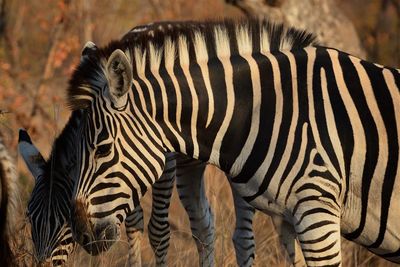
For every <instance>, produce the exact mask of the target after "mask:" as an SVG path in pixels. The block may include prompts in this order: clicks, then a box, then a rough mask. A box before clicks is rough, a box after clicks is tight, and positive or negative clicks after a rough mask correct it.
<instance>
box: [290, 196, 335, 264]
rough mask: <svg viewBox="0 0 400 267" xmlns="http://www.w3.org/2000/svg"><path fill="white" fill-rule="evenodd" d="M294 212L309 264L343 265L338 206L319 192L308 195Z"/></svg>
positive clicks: (295, 222)
mask: <svg viewBox="0 0 400 267" xmlns="http://www.w3.org/2000/svg"><path fill="white" fill-rule="evenodd" d="M293 215H294V228H295V230H296V234H297V238H298V240H299V242H300V246H301V250H302V252H303V255H304V259H305V261H306V264H307V266H341V251H340V247H341V246H340V212H339V209H338V208H336V207H335V206H334V205H332V204H331V203H327V202H325V201H321V200H320V197H319V196H315V197H314V196H307V197H305V198H304V199H300V200H299V201H298V204H297V205H296V208H295V213H294V214H293Z"/></svg>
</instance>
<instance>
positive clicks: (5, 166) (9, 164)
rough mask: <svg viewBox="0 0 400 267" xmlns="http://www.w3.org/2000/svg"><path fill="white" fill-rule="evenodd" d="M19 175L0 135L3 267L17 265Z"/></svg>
mask: <svg viewBox="0 0 400 267" xmlns="http://www.w3.org/2000/svg"><path fill="white" fill-rule="evenodd" d="M17 195H18V192H17V173H16V170H15V164H14V160H13V159H12V157H11V156H10V154H9V153H8V151H7V149H6V147H5V145H4V143H3V139H2V137H1V134H0V262H1V263H2V266H13V265H15V264H16V262H15V258H14V257H13V256H14V253H13V251H12V235H13V234H14V231H15V227H14V226H15V219H14V218H15V213H16V212H17V205H16V204H17V203H16V202H17Z"/></svg>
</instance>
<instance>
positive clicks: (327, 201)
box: [68, 20, 400, 266]
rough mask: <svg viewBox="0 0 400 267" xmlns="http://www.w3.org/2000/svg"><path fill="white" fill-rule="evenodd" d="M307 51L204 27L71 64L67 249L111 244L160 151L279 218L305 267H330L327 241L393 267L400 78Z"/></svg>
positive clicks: (266, 26) (287, 40)
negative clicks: (88, 241)
mask: <svg viewBox="0 0 400 267" xmlns="http://www.w3.org/2000/svg"><path fill="white" fill-rule="evenodd" d="M313 40H314V37H313V35H311V34H308V33H305V32H303V31H298V30H295V29H292V28H289V29H288V28H284V27H283V26H281V25H274V24H271V23H269V22H267V21H265V20H248V21H241V22H237V21H222V22H210V23H208V24H207V25H206V27H195V26H193V27H188V29H187V30H186V31H180V32H179V34H173V33H171V34H164V33H163V34H160V35H156V34H155V35H154V36H153V37H152V38H149V37H146V39H145V40H143V42H135V43H130V42H129V41H125V42H119V41H114V42H111V43H110V44H109V45H107V46H106V47H104V48H102V49H98V50H97V51H95V52H94V53H93V54H92V55H91V56H90V58H88V59H87V60H84V61H82V62H81V63H80V64H79V66H78V68H77V69H76V71H75V72H74V74H73V76H72V78H71V80H70V86H69V89H68V102H69V105H70V107H71V108H72V110H77V109H83V110H85V111H84V112H85V113H86V117H85V121H84V122H83V123H82V128H81V131H82V132H81V135H80V136H79V137H80V141H81V142H80V145H79V146H80V148H79V161H78V164H80V168H79V169H80V171H79V175H78V180H77V182H76V184H75V187H74V193H73V203H72V230H73V233H74V235H76V237H77V239H78V240H79V241H80V242H81V243H82V241H83V239H82V238H81V236H80V233H86V234H87V233H90V236H91V237H92V238H93V240H96V241H99V242H102V243H104V242H105V240H104V238H103V237H102V232H103V231H104V230H105V229H107V232H108V233H109V236H112V237H113V238H117V237H118V235H119V232H118V231H119V230H118V229H119V225H120V224H121V223H122V221H123V220H124V218H125V217H126V214H127V213H128V212H129V211H131V210H133V209H134V207H135V206H136V205H138V204H139V201H140V199H141V197H142V196H143V195H144V193H145V192H146V190H147V188H148V187H149V186H150V185H151V184H153V183H154V181H155V180H156V179H157V178H158V177H160V176H161V174H162V171H163V168H164V165H165V152H166V151H169V152H180V153H183V154H186V155H188V156H189V157H193V158H197V159H200V160H202V161H204V162H209V163H211V164H214V165H216V166H218V167H220V168H221V169H222V170H223V171H225V172H226V173H227V174H228V175H229V177H230V181H231V183H232V185H233V186H234V188H235V190H237V191H238V192H239V194H240V195H241V196H242V197H243V198H244V199H245V200H246V201H248V202H249V203H250V204H251V205H253V206H254V207H255V208H257V209H259V210H262V211H264V212H265V213H267V214H275V215H278V216H281V218H282V220H283V221H284V224H285V225H286V226H287V227H288V229H290V231H288V232H287V235H286V238H287V240H289V241H290V240H291V242H292V244H293V242H294V241H295V238H297V239H298V241H299V243H300V246H301V251H302V254H303V256H304V259H305V262H306V264H307V265H309V266H322V265H323V266H340V265H341V250H340V247H341V244H340V235H341V233H342V234H343V235H344V236H345V237H346V238H348V239H350V240H353V241H354V242H356V243H358V244H361V245H363V246H365V247H366V248H368V249H369V250H370V251H372V252H373V253H375V254H377V255H380V256H381V257H383V258H385V259H388V260H390V261H394V262H400V257H399V256H400V255H399V254H400V249H399V248H400V242H399V241H400V240H399V239H400V233H398V231H400V225H399V224H400V221H399V220H398V219H397V216H398V213H397V211H398V210H399V205H400V201H399V199H398V198H399V197H400V194H399V193H400V162H399V161H400V158H399V141H400V136H399V133H400V110H399V109H400V92H399V87H400V70H397V69H393V68H389V67H383V66H380V65H378V64H374V63H370V62H367V61H364V60H361V59H359V58H356V57H354V56H351V55H348V54H346V53H344V52H341V51H338V50H336V49H332V48H325V47H321V46H318V45H316V44H314V43H313ZM128 176H129V177H130V178H127V177H128ZM113 183H123V184H124V186H119V187H112V184H113ZM132 199H133V201H132ZM100 202H101V205H99V204H100ZM121 203H124V204H121ZM82 210H83V211H84V212H76V211H82ZM87 225H89V226H90V227H85V226H87ZM289 243H290V242H289Z"/></svg>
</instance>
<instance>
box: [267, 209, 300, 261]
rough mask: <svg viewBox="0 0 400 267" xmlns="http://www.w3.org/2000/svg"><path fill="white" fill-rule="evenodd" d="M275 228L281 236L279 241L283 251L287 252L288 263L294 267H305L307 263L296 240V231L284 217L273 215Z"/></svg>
mask: <svg viewBox="0 0 400 267" xmlns="http://www.w3.org/2000/svg"><path fill="white" fill-rule="evenodd" d="M271 218H272V222H273V224H274V227H275V229H276V231H277V232H278V235H279V241H280V243H281V245H282V247H283V249H284V250H285V251H286V252H287V253H286V254H287V255H286V256H287V257H288V261H289V262H290V263H291V264H293V266H294V267H304V266H306V262H305V260H304V257H303V254H302V252H301V247H300V245H299V243H298V242H297V239H296V231H295V230H294V227H293V225H292V224H290V223H289V222H287V221H285V220H284V219H283V217H282V216H278V215H271Z"/></svg>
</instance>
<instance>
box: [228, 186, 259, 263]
mask: <svg viewBox="0 0 400 267" xmlns="http://www.w3.org/2000/svg"><path fill="white" fill-rule="evenodd" d="M231 189H232V196H233V202H234V206H235V214H236V226H235V232H234V233H233V237H232V241H233V244H234V246H235V252H236V262H237V264H238V265H239V266H241V267H244V266H252V265H253V261H254V257H255V248H256V245H255V241H254V233H253V217H254V213H255V209H254V208H253V207H252V206H251V205H250V204H248V203H247V202H246V201H245V200H244V199H243V198H242V197H241V196H240V195H239V194H238V193H237V191H236V190H235V189H234V188H233V187H231Z"/></svg>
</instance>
